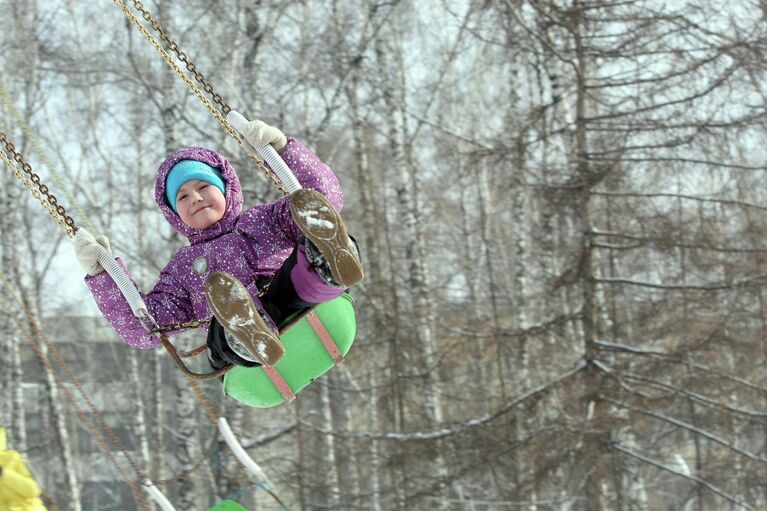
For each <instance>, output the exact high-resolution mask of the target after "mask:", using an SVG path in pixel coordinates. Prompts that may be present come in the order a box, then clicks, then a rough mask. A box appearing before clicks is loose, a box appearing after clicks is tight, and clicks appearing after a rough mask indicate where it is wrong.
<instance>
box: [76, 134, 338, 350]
mask: <svg viewBox="0 0 767 511" xmlns="http://www.w3.org/2000/svg"><path fill="white" fill-rule="evenodd" d="M280 156H282V158H283V160H285V163H287V165H288V167H290V169H291V170H292V171H293V173H294V174H295V176H296V178H297V179H298V181H299V182H300V183H301V185H302V186H303V187H305V188H314V189H315V190H317V191H319V192H320V193H322V194H323V195H325V196H326V197H327V198H328V199H329V200H330V202H331V204H333V206H334V207H335V208H336V209H337V210H340V209H341V206H342V204H343V195H342V193H341V187H340V185H339V183H338V179H337V178H336V175H335V174H334V173H333V171H332V170H331V169H330V167H328V166H327V165H326V164H325V163H323V162H322V161H321V160H320V159H319V157H318V156H317V155H315V154H314V153H312V152H311V151H310V150H309V149H307V148H306V147H305V146H304V145H303V144H301V143H300V142H299V141H298V140H296V139H289V141H288V145H287V146H285V147H284V148H283V149H282V150H280ZM179 160H197V161H201V162H204V163H207V164H208V165H210V166H212V167H214V168H216V169H218V170H219V171H220V172H221V175H222V177H223V178H224V180H225V181H226V209H225V211H224V216H223V217H222V218H221V220H219V221H218V222H217V223H216V224H214V225H211V226H210V227H208V228H206V229H203V230H196V229H193V228H191V227H189V226H187V225H186V224H184V223H183V222H182V221H181V218H180V217H179V216H178V215H177V214H176V213H175V212H174V211H173V210H172V209H171V208H170V205H169V204H168V202H167V200H166V198H165V179H166V177H167V176H168V172H170V169H171V168H172V167H173V165H175V164H176V162H178V161H179ZM155 200H156V202H157V204H158V206H159V207H160V210H161V211H162V212H163V214H164V215H165V218H166V219H167V220H168V222H169V223H170V224H171V226H173V228H174V229H175V230H176V231H178V232H180V233H181V234H183V235H184V236H186V237H187V238H188V239H189V246H187V247H184V248H182V249H181V250H179V251H178V252H177V253H176V255H174V256H173V258H172V259H171V260H170V262H169V263H168V265H167V266H166V267H165V268H164V269H163V270H162V272H161V273H160V279H159V281H158V282H157V284H156V285H155V286H154V288H153V289H152V290H151V291H150V292H149V293H146V294H143V293H142V296H143V298H144V301H145V302H146V305H147V309H148V310H149V313H150V314H151V315H152V316H153V317H154V319H155V321H157V323H158V324H159V325H161V326H165V325H172V324H176V323H183V322H186V321H192V320H197V319H204V318H207V317H209V316H210V311H209V309H208V304H207V302H206V300H205V295H204V291H203V282H204V280H205V277H206V276H207V275H208V274H210V273H211V272H214V271H225V272H227V273H230V274H232V275H234V276H235V277H236V278H237V279H239V280H240V281H241V282H242V283H243V284H245V285H246V286H247V288H248V291H250V293H251V295H252V296H254V297H255V296H256V295H257V293H258V290H257V288H256V281H258V280H259V279H262V278H268V277H271V276H272V275H274V273H275V272H276V271H277V269H278V268H279V267H280V265H281V264H282V262H283V261H284V260H285V259H286V258H287V257H288V256H289V255H290V253H291V251H292V249H293V246H294V245H295V243H296V241H297V240H298V238H299V237H300V236H301V231H300V230H299V229H298V227H297V226H296V224H295V223H294V222H293V219H292V217H291V216H290V209H289V202H288V198H287V197H283V198H282V199H280V200H278V201H276V202H272V203H269V204H257V205H255V206H253V207H251V208H249V209H247V210H245V211H244V212H241V211H242V203H243V197H242V189H241V188H240V180H239V179H238V177H237V173H236V172H235V170H234V167H232V165H231V164H230V163H229V161H227V160H226V158H224V157H223V156H221V155H220V154H218V153H216V152H215V151H211V150H210V149H204V148H201V147H188V148H186V149H182V150H180V151H178V152H176V153H174V154H172V155H171V156H169V157H168V158H167V159H166V160H165V161H164V162H163V163H162V165H160V168H159V170H158V171H157V181H156V184H155ZM117 260H118V262H119V263H120V265H121V266H122V267H123V268H125V266H124V264H123V263H122V261H121V260H120V259H119V258H118V259H117ZM126 271H127V269H126ZM85 282H86V284H87V285H88V288H89V289H90V291H91V293H93V296H94V298H95V300H96V304H97V305H98V307H99V310H101V313H102V314H103V315H104V317H105V318H106V319H107V320H108V321H109V323H110V324H111V325H112V327H113V328H114V329H115V331H116V332H117V334H118V335H119V336H120V338H121V339H122V340H123V341H125V342H127V343H128V344H130V345H131V346H133V347H134V348H139V349H147V348H154V347H155V346H157V345H158V344H160V341H159V339H157V338H155V337H151V336H149V335H147V334H146V331H145V330H144V327H143V326H142V324H141V322H140V321H139V320H138V319H137V318H136V317H135V316H134V315H133V313H132V312H131V309H130V306H129V305H128V302H127V301H126V300H125V298H123V296H122V294H121V293H120V291H119V290H118V288H117V285H116V284H115V282H114V281H113V280H112V278H111V277H110V276H109V274H107V273H106V272H102V273H100V274H98V275H95V276H93V277H86V278H85Z"/></svg>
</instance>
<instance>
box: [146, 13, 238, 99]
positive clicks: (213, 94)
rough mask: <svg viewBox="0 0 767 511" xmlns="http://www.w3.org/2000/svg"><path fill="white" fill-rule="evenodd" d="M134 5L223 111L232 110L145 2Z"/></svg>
mask: <svg viewBox="0 0 767 511" xmlns="http://www.w3.org/2000/svg"><path fill="white" fill-rule="evenodd" d="M133 6H134V7H135V8H136V10H137V11H139V12H140V13H141V15H142V16H143V17H144V19H145V20H146V21H148V22H149V24H150V25H151V26H152V28H153V29H154V30H155V32H157V33H158V34H160V38H161V39H162V40H163V41H165V42H166V43H168V47H169V48H170V49H171V51H173V52H174V53H175V54H176V58H178V60H180V61H181V62H183V63H184V65H186V68H187V69H188V70H189V72H190V73H192V74H193V75H194V79H195V80H197V81H198V82H199V83H200V84H202V88H203V90H205V92H207V93H208V94H210V95H211V97H212V98H213V101H214V102H215V103H217V104H218V105H219V106H220V107H221V111H222V112H224V114H228V113H229V112H230V111H231V108H230V107H229V105H227V104H226V103H224V100H223V99H222V98H221V95H220V94H218V93H217V92H216V91H214V90H213V86H212V85H211V84H210V83H208V81H207V80H205V76H203V74H202V73H200V72H199V71H198V70H197V66H195V65H194V62H192V61H190V60H189V58H188V57H187V56H186V53H184V52H183V51H181V49H180V48H179V47H178V45H177V44H176V42H175V41H174V40H173V39H171V38H170V36H169V35H168V33H167V32H166V31H165V30H164V29H163V28H162V25H160V24H159V23H158V22H157V20H155V19H154V18H153V17H152V14H151V13H150V12H149V11H148V10H146V8H145V7H144V4H142V3H141V2H140V1H139V0H133Z"/></svg>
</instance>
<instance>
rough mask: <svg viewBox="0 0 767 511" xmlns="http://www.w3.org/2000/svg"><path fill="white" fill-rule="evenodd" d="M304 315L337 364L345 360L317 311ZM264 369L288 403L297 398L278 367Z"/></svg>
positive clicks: (264, 367)
mask: <svg viewBox="0 0 767 511" xmlns="http://www.w3.org/2000/svg"><path fill="white" fill-rule="evenodd" d="M304 317H305V318H306V320H307V321H308V322H309V325H310V326H311V327H312V330H314V333H315V334H317V337H319V339H320V341H321V342H322V345H323V346H325V349H326V350H328V354H329V355H330V356H331V357H332V358H333V360H334V361H335V363H336V365H338V364H340V363H341V362H343V361H344V356H343V354H342V353H341V350H340V349H338V345H336V343H335V341H334V340H333V336H331V335H330V332H328V329H327V328H325V325H323V324H322V320H321V319H320V317H319V316H318V315H317V313H316V312H315V311H314V310H311V311H309V312H308V313H306V315H304ZM262 369H263V370H264V372H265V373H266V375H267V376H268V377H269V379H270V380H272V383H273V384H274V386H275V387H276V388H277V390H279V391H280V394H282V397H283V398H285V402H286V403H290V402H291V401H293V400H294V399H295V398H296V395H295V393H294V392H293V390H292V389H291V388H290V386H289V385H288V382H286V381H285V379H284V378H283V377H282V375H281V374H280V372H279V371H278V370H277V369H275V368H274V367H270V366H262Z"/></svg>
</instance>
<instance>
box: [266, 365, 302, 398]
mask: <svg viewBox="0 0 767 511" xmlns="http://www.w3.org/2000/svg"><path fill="white" fill-rule="evenodd" d="M261 367H262V369H263V370H264V372H265V373H266V375H267V376H268V377H269V379H270V380H272V383H274V386H275V387H277V390H279V391H280V394H282V397H284V398H285V402H286V403H290V402H291V401H293V400H294V399H295V398H296V395H295V394H294V393H293V390H292V389H291V388H290V386H289V385H288V382H286V381H285V379H284V378H283V377H282V375H281V374H280V373H279V371H277V369H275V368H274V367H272V366H261Z"/></svg>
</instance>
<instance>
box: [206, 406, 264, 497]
mask: <svg viewBox="0 0 767 511" xmlns="http://www.w3.org/2000/svg"><path fill="white" fill-rule="evenodd" d="M218 430H219V431H220V432H221V437H222V438H223V439H224V442H226V445H228V446H229V449H231V450H232V452H233V453H234V455H235V456H237V459H238V460H240V462H242V465H243V466H244V467H245V468H246V469H248V471H249V472H250V473H251V474H253V475H254V476H255V477H256V478H257V479H258V480H259V481H261V482H263V483H265V484H266V485H267V486H268V487H269V488H270V489H272V490H274V486H273V485H272V483H271V481H269V478H268V477H267V476H266V472H264V469H263V468H261V466H260V465H259V464H258V463H256V462H255V460H254V459H253V458H251V457H250V455H249V454H248V453H247V451H246V450H245V448H244V447H243V446H242V445H241V444H240V442H239V441H238V440H237V437H235V436H234V433H233V432H232V428H230V427H229V422H227V420H226V417H220V418H219V419H218Z"/></svg>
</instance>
